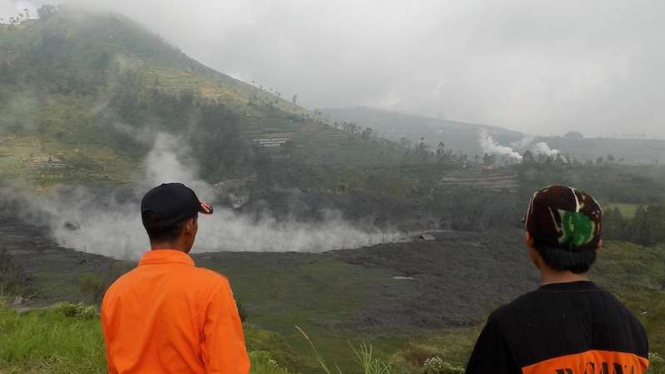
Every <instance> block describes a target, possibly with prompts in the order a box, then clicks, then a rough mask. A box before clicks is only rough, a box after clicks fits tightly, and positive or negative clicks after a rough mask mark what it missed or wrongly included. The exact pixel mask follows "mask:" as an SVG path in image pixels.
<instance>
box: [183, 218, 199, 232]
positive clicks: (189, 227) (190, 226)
mask: <svg viewBox="0 0 665 374" xmlns="http://www.w3.org/2000/svg"><path fill="white" fill-rule="evenodd" d="M185 231H186V232H187V233H193V232H196V217H193V218H190V219H188V220H187V223H186V224H185Z"/></svg>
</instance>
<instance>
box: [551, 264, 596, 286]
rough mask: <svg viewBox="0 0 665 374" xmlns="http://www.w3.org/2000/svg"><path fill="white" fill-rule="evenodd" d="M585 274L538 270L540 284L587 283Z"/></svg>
mask: <svg viewBox="0 0 665 374" xmlns="http://www.w3.org/2000/svg"><path fill="white" fill-rule="evenodd" d="M588 280H589V278H587V276H586V273H584V274H575V273H573V272H572V271H556V270H552V269H550V268H547V267H543V268H541V269H540V284H541V285H543V286H544V285H546V284H554V283H570V282H580V281H588Z"/></svg>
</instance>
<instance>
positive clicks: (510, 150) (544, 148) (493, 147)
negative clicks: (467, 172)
mask: <svg viewBox="0 0 665 374" xmlns="http://www.w3.org/2000/svg"><path fill="white" fill-rule="evenodd" d="M479 141H480V146H481V147H482V149H483V152H485V153H487V154H493V155H498V156H506V157H507V158H509V159H514V160H517V161H522V155H521V154H520V152H519V151H522V152H525V151H531V152H533V153H534V154H536V155H538V154H543V155H545V156H548V157H555V156H561V151H559V150H558V149H552V148H550V146H549V145H548V144H547V143H545V142H539V141H537V140H536V138H535V137H533V136H525V137H523V138H522V139H521V140H520V141H517V142H513V143H511V144H510V146H504V145H501V144H499V143H497V141H496V140H495V139H494V138H493V137H492V135H491V134H490V133H489V132H487V130H485V129H482V130H481V131H480V139H479Z"/></svg>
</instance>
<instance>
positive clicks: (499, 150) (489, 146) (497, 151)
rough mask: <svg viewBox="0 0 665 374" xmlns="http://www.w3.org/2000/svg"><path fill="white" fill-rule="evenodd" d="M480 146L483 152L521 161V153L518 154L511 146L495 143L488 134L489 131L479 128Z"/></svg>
mask: <svg viewBox="0 0 665 374" xmlns="http://www.w3.org/2000/svg"><path fill="white" fill-rule="evenodd" d="M480 146H481V147H482V148H483V152H485V153H487V154H491V155H497V156H506V157H508V158H512V159H515V160H518V161H522V155H520V154H519V153H518V152H516V151H515V150H514V149H512V148H511V147H507V146H504V145H501V144H499V143H497V141H496V140H495V139H494V138H493V137H492V135H490V134H489V132H487V130H485V129H482V130H480Z"/></svg>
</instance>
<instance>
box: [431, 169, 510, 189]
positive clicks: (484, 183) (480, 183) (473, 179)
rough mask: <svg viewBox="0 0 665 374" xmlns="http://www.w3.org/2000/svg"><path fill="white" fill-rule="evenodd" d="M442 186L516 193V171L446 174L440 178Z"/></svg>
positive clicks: (467, 170) (456, 172)
mask: <svg viewBox="0 0 665 374" xmlns="http://www.w3.org/2000/svg"><path fill="white" fill-rule="evenodd" d="M440 184H441V185H442V186H448V185H456V186H473V187H482V188H485V189H488V190H493V191H510V192H516V191H517V190H518V188H519V180H518V173H517V170H515V169H514V168H511V167H503V168H497V169H494V170H484V169H477V168H469V169H465V170H458V171H454V172H452V173H448V174H446V175H445V176H444V177H443V178H441V182H440Z"/></svg>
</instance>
